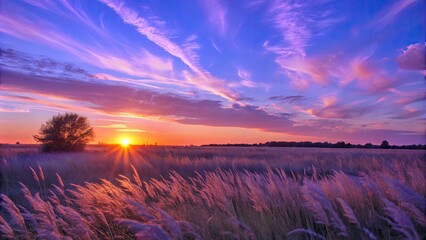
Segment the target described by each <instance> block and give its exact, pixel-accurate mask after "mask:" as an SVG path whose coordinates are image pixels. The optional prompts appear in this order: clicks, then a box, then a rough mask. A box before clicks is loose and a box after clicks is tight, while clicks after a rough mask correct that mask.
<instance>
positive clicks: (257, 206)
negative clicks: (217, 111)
mask: <svg viewBox="0 0 426 240" xmlns="http://www.w3.org/2000/svg"><path fill="white" fill-rule="evenodd" d="M0 160H1V193H2V195H1V216H2V218H0V233H1V235H2V238H4V239H136V238H137V239H425V237H426V230H425V229H426V218H425V196H426V188H425V175H424V172H426V171H425V170H426V162H425V151H423V150H385V149H320V148H268V147H245V148H244V147H164V146H130V147H128V148H123V147H119V146H96V145H92V146H89V147H88V149H87V150H86V151H85V152H81V153H50V154H47V153H40V152H39V151H38V146H36V145H3V146H1V147H0Z"/></svg>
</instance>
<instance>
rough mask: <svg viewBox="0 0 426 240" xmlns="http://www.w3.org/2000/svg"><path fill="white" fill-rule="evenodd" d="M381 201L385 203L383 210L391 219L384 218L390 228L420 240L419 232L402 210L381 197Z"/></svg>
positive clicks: (409, 237)
mask: <svg viewBox="0 0 426 240" xmlns="http://www.w3.org/2000/svg"><path fill="white" fill-rule="evenodd" d="M382 201H383V203H384V204H385V207H384V210H385V212H386V214H387V215H388V216H389V217H390V218H391V219H392V220H393V221H391V220H389V219H386V218H385V219H386V220H387V222H388V223H389V224H390V225H391V226H392V228H393V229H394V230H395V231H398V232H400V233H402V234H404V235H405V236H406V237H407V238H408V239H419V240H420V236H419V234H418V233H417V231H416V229H415V227H414V225H413V223H412V222H411V220H410V218H409V217H408V216H407V214H406V213H405V212H404V210H402V209H401V208H400V207H398V206H397V205H395V204H394V203H393V202H391V201H389V200H387V199H386V198H383V199H382Z"/></svg>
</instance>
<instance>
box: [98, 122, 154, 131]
mask: <svg viewBox="0 0 426 240" xmlns="http://www.w3.org/2000/svg"><path fill="white" fill-rule="evenodd" d="M95 127H97V128H111V129H115V130H116V131H117V132H148V131H146V130H143V129H139V128H129V127H128V126H127V125H126V124H122V123H117V124H109V125H100V126H95Z"/></svg>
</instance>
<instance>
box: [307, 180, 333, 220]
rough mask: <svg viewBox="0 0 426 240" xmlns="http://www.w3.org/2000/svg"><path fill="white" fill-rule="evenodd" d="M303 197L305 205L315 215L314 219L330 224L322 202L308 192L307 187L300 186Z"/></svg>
mask: <svg viewBox="0 0 426 240" xmlns="http://www.w3.org/2000/svg"><path fill="white" fill-rule="evenodd" d="M301 191H302V195H303V198H304V199H305V203H304V204H305V206H306V207H307V208H308V209H309V210H310V211H312V213H313V214H314V217H315V221H316V222H317V223H319V224H324V225H327V226H328V225H330V222H329V220H328V216H327V213H326V212H325V210H324V208H323V206H322V204H321V203H320V202H319V201H318V200H317V199H316V198H315V196H314V195H313V194H311V193H310V190H309V188H308V187H306V185H305V187H302V188H301Z"/></svg>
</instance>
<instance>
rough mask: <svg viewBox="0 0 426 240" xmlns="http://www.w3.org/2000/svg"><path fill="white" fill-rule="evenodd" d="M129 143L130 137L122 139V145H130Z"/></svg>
mask: <svg viewBox="0 0 426 240" xmlns="http://www.w3.org/2000/svg"><path fill="white" fill-rule="evenodd" d="M129 144H130V141H129V139H123V140H121V146H123V147H128V146H129Z"/></svg>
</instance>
